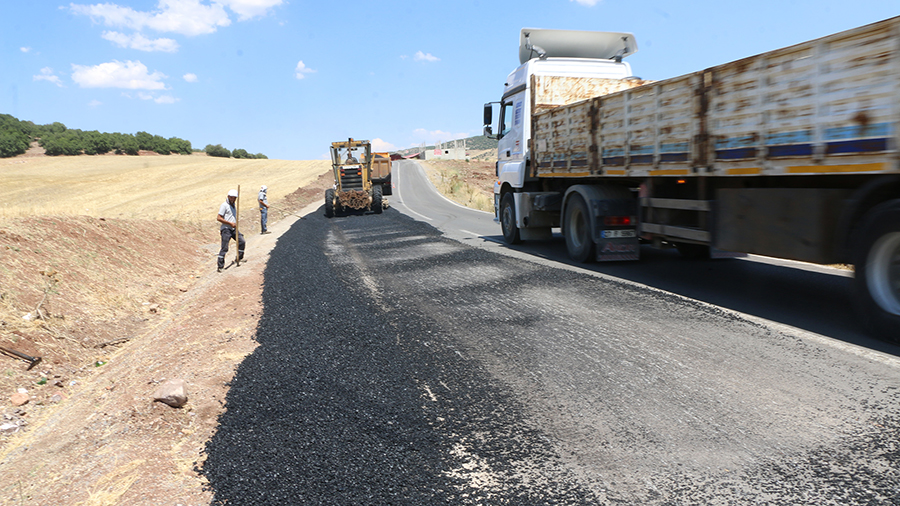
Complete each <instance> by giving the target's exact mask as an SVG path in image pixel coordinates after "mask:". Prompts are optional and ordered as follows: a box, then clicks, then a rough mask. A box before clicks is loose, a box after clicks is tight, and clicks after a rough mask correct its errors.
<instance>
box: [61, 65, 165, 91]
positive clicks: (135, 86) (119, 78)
mask: <svg viewBox="0 0 900 506" xmlns="http://www.w3.org/2000/svg"><path fill="white" fill-rule="evenodd" d="M166 77H168V76H166V75H165V74H163V73H162V72H153V73H152V74H151V73H149V72H148V71H147V66H146V65H144V64H143V63H141V62H139V61H137V62H133V61H126V62H124V63H123V62H120V61H118V60H113V61H111V62H108V63H101V64H100V65H94V66H93V67H89V66H87V65H75V64H74V63H73V64H72V80H73V81H75V82H76V83H78V85H79V86H81V87H82V88H125V89H129V90H164V89H166V84H165V83H164V82H162V80H163V79H165V78H166Z"/></svg>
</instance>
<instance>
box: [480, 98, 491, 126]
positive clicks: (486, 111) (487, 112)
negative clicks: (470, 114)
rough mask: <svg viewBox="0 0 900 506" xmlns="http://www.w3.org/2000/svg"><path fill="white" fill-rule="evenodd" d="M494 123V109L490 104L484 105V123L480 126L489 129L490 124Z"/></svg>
mask: <svg viewBox="0 0 900 506" xmlns="http://www.w3.org/2000/svg"><path fill="white" fill-rule="evenodd" d="M493 122H494V107H493V106H492V105H491V104H489V103H488V104H484V122H483V123H482V125H485V126H487V127H488V128H490V125H491V123H493Z"/></svg>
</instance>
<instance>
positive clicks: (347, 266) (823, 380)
mask: <svg viewBox="0 0 900 506" xmlns="http://www.w3.org/2000/svg"><path fill="white" fill-rule="evenodd" d="M263 299H264V300H263V302H264V312H263V315H262V317H261V320H260V323H259V328H258V332H257V339H258V340H259V343H260V346H259V347H258V348H257V349H256V351H255V352H254V353H253V354H252V355H250V356H249V357H247V359H246V360H244V362H243V363H242V364H241V366H240V367H239V369H238V371H237V374H236V376H235V379H234V381H233V384H232V386H231V390H230V391H229V394H228V397H227V405H226V408H227V410H226V412H225V413H224V414H223V415H222V416H221V418H220V420H219V427H218V431H217V433H216V434H215V436H214V437H213V439H212V440H211V441H210V442H209V443H208V445H207V449H206V451H207V454H208V458H207V460H206V462H205V464H204V467H203V469H202V472H203V473H204V474H205V475H206V476H207V478H208V479H209V482H210V487H211V488H212V490H213V492H214V502H215V503H217V504H229V505H244V504H246V505H251V504H253V505H255V504H344V505H346V504H367V505H382V504H384V505H387V504H391V505H400V504H416V505H419V504H425V505H432V504H460V505H470V504H471V505H494V504H515V505H529V504H536V505H537V504H541V505H552V504H567V505H568V504H576V505H577V504H657V505H676V504H677V505H682V504H698V505H700V504H833V505H839V504H840V505H843V504H872V505H874V504H878V505H881V504H900V444H898V443H897V440H898V436H900V412H898V406H900V393H898V392H900V381H898V377H897V376H898V375H897V373H896V370H895V369H893V368H890V367H883V366H881V365H879V364H877V363H874V362H870V361H867V360H865V359H861V358H858V357H851V356H848V355H846V354H843V353H842V352H840V351H836V350H834V349H831V348H828V347H822V346H819V345H817V344H815V343H812V342H807V341H804V340H801V339H798V338H796V337H792V336H789V335H785V334H781V333H779V332H778V331H777V330H773V329H771V328H767V327H766V326H764V325H762V324H760V323H751V322H748V321H745V320H743V319H742V318H740V317H739V316H737V315H736V314H735V313H732V312H722V311H719V310H716V309H715V308H713V307H711V306H708V305H703V304H697V303H693V302H691V301H688V300H685V299H682V298H679V297H675V296H671V295H668V294H665V293H663V292H660V291H649V290H644V289H642V288H640V287H635V286H633V285H632V286H624V285H621V284H618V283H616V282H614V281H609V280H598V279H589V278H586V277H584V276H582V275H579V274H577V273H573V272H570V271H562V270H557V269H553V268H551V267H546V266H541V265H538V264H535V263H530V262H522V261H519V260H514V259H510V258H507V257H504V256H500V255H495V254H492V253H489V252H486V251H483V250H481V249H477V248H471V247H468V246H465V245H462V244H460V243H458V242H455V241H451V240H448V239H446V238H444V237H442V236H441V235H440V234H439V233H438V232H437V231H435V229H433V228H431V227H430V226H428V225H425V224H422V223H420V222H416V221H413V220H411V219H409V218H407V217H406V216H403V215H402V214H400V213H398V212H396V211H395V210H393V209H388V210H387V211H386V212H385V213H384V214H382V215H380V216H375V215H356V216H346V217H338V218H333V219H330V220H329V219H325V218H324V217H323V216H321V214H318V213H317V214H315V215H312V216H309V217H307V219H305V220H302V221H298V222H297V223H296V224H295V225H294V227H293V228H291V230H290V231H288V232H287V233H286V234H285V235H283V236H282V237H281V238H280V239H279V242H278V245H277V246H276V248H275V249H274V250H273V252H272V256H271V259H270V261H269V263H268V266H267V270H266V273H265V289H264V293H263Z"/></svg>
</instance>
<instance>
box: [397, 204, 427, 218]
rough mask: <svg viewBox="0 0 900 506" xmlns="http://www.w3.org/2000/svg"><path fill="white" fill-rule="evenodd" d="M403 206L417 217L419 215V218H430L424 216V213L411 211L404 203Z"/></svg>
mask: <svg viewBox="0 0 900 506" xmlns="http://www.w3.org/2000/svg"><path fill="white" fill-rule="evenodd" d="M403 207H405V208H406V210H407V211H409V212H411V213H413V214H415V215H416V216H418V217H420V218H423V219H426V220H428V221H431V218H429V217H428V216H425V215H424V214H419V213H417V212H415V211H413V210H412V209H410V208H409V206H408V205H406V204H404V205H403Z"/></svg>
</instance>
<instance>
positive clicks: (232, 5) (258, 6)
mask: <svg viewBox="0 0 900 506" xmlns="http://www.w3.org/2000/svg"><path fill="white" fill-rule="evenodd" d="M219 3H222V4H225V5H227V6H228V8H229V9H231V10H232V11H234V12H235V13H236V14H237V15H238V21H245V20H247V19H251V18H255V17H257V16H265V15H266V13H267V12H268V11H269V9H271V8H272V7H275V6H278V5H281V4H283V3H284V0H219Z"/></svg>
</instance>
